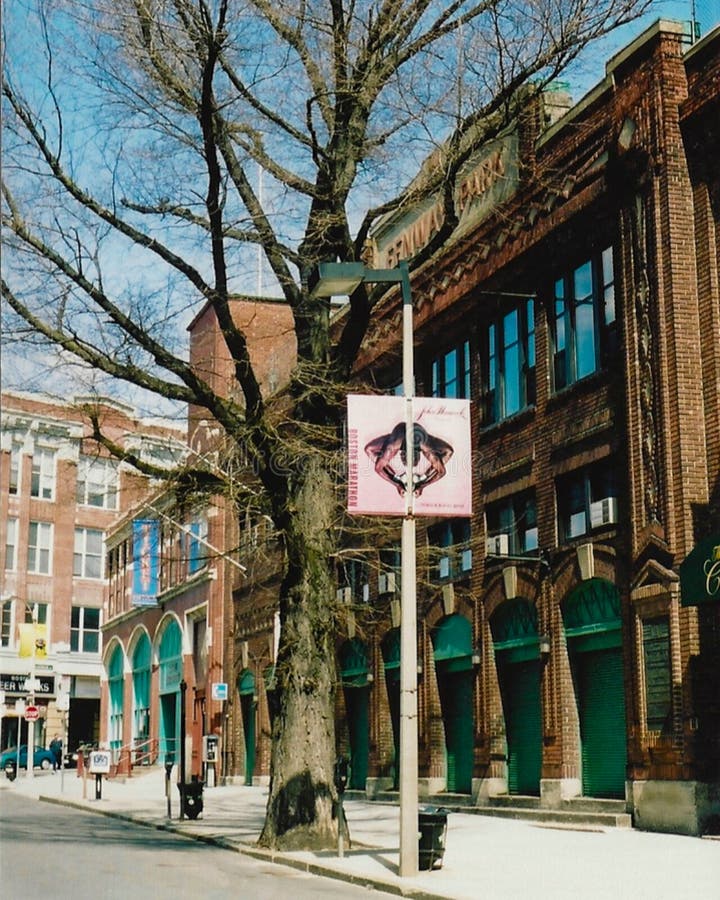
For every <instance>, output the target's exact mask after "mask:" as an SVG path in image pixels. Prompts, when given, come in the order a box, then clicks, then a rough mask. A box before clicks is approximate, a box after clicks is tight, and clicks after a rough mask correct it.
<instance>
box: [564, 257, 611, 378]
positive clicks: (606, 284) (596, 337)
mask: <svg viewBox="0 0 720 900" xmlns="http://www.w3.org/2000/svg"><path fill="white" fill-rule="evenodd" d="M552 326H553V327H552V339H553V375H554V388H555V390H556V391H557V390H560V389H561V388H564V387H567V386H568V385H570V384H573V383H574V382H576V381H579V380H580V379H581V378H585V377H586V376H587V375H591V374H592V373H593V372H596V371H598V369H599V368H600V367H601V365H602V363H603V360H604V358H607V357H608V356H609V355H611V354H612V353H613V351H614V350H615V344H616V325H615V283H614V274H613V261H612V248H611V247H608V248H607V249H606V250H603V251H602V253H598V254H597V255H596V256H593V257H592V258H591V259H589V260H587V261H586V262H584V263H583V264H582V265H581V266H578V268H576V269H575V270H574V271H572V272H569V273H568V274H566V275H564V276H563V277H562V278H558V280H557V281H556V282H555V298H554V314H553V318H552Z"/></svg>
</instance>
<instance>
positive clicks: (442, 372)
mask: <svg viewBox="0 0 720 900" xmlns="http://www.w3.org/2000/svg"><path fill="white" fill-rule="evenodd" d="M430 392H431V396H433V397H457V398H460V399H463V400H465V399H469V398H470V341H463V342H462V343H461V344H458V345H457V346H455V347H453V348H452V349H450V350H447V351H445V352H444V353H442V354H440V355H439V356H436V357H435V358H434V359H433V360H432V361H431V365H430Z"/></svg>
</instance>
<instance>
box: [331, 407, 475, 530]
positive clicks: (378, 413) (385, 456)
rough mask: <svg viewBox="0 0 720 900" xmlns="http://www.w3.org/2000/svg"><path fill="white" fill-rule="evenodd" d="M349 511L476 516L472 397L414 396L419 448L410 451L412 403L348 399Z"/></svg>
mask: <svg viewBox="0 0 720 900" xmlns="http://www.w3.org/2000/svg"><path fill="white" fill-rule="evenodd" d="M347 402H348V510H349V512H351V513H357V514H358V515H380V516H382V515H388V516H404V515H405V513H406V505H407V492H408V490H411V491H412V493H413V500H414V513H415V515H418V516H470V515H472V477H471V476H472V454H471V447H470V401H469V400H451V399H444V398H441V397H415V398H414V399H413V453H412V460H410V465H409V466H408V459H407V454H406V453H405V445H406V441H405V400H404V398H403V397H386V396H378V395H367V394H350V395H349V396H348V400H347Z"/></svg>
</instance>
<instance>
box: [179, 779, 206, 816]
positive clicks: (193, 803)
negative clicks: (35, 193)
mask: <svg viewBox="0 0 720 900" xmlns="http://www.w3.org/2000/svg"><path fill="white" fill-rule="evenodd" d="M178 790H179V791H180V796H181V798H182V804H183V813H184V814H185V815H186V816H187V817H188V819H197V817H198V816H199V815H200V813H201V812H202V811H203V783H202V781H198V780H196V779H193V780H192V781H187V782H185V784H178Z"/></svg>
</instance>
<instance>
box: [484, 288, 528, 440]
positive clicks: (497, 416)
mask: <svg viewBox="0 0 720 900" xmlns="http://www.w3.org/2000/svg"><path fill="white" fill-rule="evenodd" d="M483 368H484V373H483V374H484V378H483V383H484V385H485V424H492V423H493V422H500V421H502V420H503V419H506V418H508V417H509V416H512V415H514V414H515V413H517V412H519V411H520V410H521V409H525V407H527V406H530V405H531V404H533V403H534V402H535V302H534V300H532V299H529V300H523V301H522V302H521V303H518V304H517V305H516V306H514V307H513V308H512V309H510V310H508V311H506V312H504V313H503V314H502V315H500V316H498V318H496V319H495V320H494V321H493V322H491V323H490V324H489V325H488V328H487V331H486V333H485V347H484V358H483Z"/></svg>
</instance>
